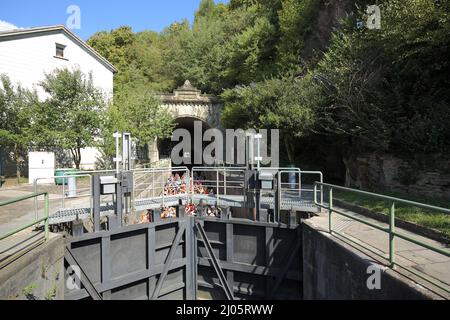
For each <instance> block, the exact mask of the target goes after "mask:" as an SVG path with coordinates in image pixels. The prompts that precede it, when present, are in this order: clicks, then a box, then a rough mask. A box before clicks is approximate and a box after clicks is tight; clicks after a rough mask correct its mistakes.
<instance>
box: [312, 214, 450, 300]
mask: <svg viewBox="0 0 450 320" xmlns="http://www.w3.org/2000/svg"><path fill="white" fill-rule="evenodd" d="M335 209H337V210H339V211H342V212H344V213H346V214H349V215H351V216H355V217H358V218H362V219H364V220H367V221H369V222H371V223H373V224H375V225H379V226H382V227H384V228H386V227H388V225H387V224H386V223H383V222H379V221H377V220H374V219H371V218H368V217H365V216H362V215H360V214H357V213H354V212H351V211H348V210H345V209H342V208H338V207H335ZM311 220H312V221H311V222H313V223H314V225H315V226H316V227H317V228H318V229H321V230H323V231H325V232H328V231H329V226H328V222H329V218H328V211H326V210H324V211H323V213H321V214H320V215H319V216H318V217H314V218H312V219H311ZM332 230H333V232H336V233H335V234H334V235H335V236H336V237H337V238H339V239H341V240H343V241H345V242H347V243H348V244H353V245H354V246H355V247H356V248H358V249H360V250H362V251H364V252H365V253H366V254H368V255H369V256H371V257H373V258H376V255H375V254H373V253H371V252H369V251H368V249H370V250H372V251H375V252H376V253H377V254H378V255H381V256H382V257H385V259H383V258H376V260H378V261H379V262H381V263H382V264H384V265H388V257H389V234H388V233H386V232H383V231H381V230H378V229H376V228H373V227H370V226H367V225H365V224H362V223H360V222H357V221H355V220H353V219H350V218H347V217H344V216H342V215H339V214H337V213H332ZM396 232H398V233H401V234H404V235H406V236H409V237H412V238H415V239H417V240H420V241H422V242H425V243H427V244H429V245H432V246H434V247H438V248H441V249H447V250H449V249H448V248H447V247H446V246H445V245H444V244H442V243H439V242H437V241H434V240H431V239H428V238H425V237H423V236H419V235H416V234H414V233H412V232H409V231H407V230H404V229H401V228H398V227H397V228H396ZM345 238H347V239H345ZM348 239H350V240H353V242H352V241H350V240H348ZM449 252H450V250H449ZM395 262H396V263H398V264H399V265H400V266H402V267H406V268H410V269H411V270H412V271H414V272H417V273H419V274H421V275H423V276H425V277H426V278H429V279H430V280H432V281H434V282H436V283H437V284H438V286H436V285H434V284H431V283H430V282H429V281H426V280H423V279H421V278H420V277H419V276H417V275H414V274H413V273H412V272H410V271H407V270H405V269H404V268H402V267H400V266H396V267H395V269H396V270H397V271H398V272H399V273H402V274H403V275H406V276H408V277H411V278H413V279H414V280H415V281H417V283H419V284H421V285H423V286H424V287H427V288H430V285H431V288H433V289H436V290H438V292H439V293H440V294H443V295H444V296H446V297H447V298H450V293H449V292H445V290H442V289H441V288H439V286H441V287H444V288H446V289H447V290H450V257H446V256H445V255H443V254H440V253H436V252H434V251H431V250H429V249H426V248H424V247H421V246H419V245H416V244H414V243H411V242H409V241H406V240H403V239H400V238H396V239H395Z"/></svg>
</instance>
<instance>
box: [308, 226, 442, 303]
mask: <svg viewBox="0 0 450 320" xmlns="http://www.w3.org/2000/svg"><path fill="white" fill-rule="evenodd" d="M369 266H372V267H373V266H375V267H376V268H380V269H379V270H380V282H379V285H380V286H379V289H377V288H373V289H372V290H371V289H369V287H368V286H367V280H368V278H369V276H370V275H372V274H374V272H373V271H372V272H371V273H368V267H369ZM303 275H304V276H303V279H304V282H303V294H304V299H308V300H310V299H314V300H316V299H321V300H323V299H340V300H343V299H345V300H348V299H369V300H378V299H383V300H393V299H394V300H397V299H407V300H417V299H435V298H437V296H434V295H433V294H432V293H431V292H430V291H428V290H426V289H425V288H423V287H421V286H419V285H417V284H416V283H414V282H412V281H410V280H408V279H406V278H404V277H402V276H400V275H399V274H398V273H396V272H395V271H393V270H391V269H389V268H386V267H383V266H381V265H379V264H377V263H376V262H374V261H373V260H371V259H370V258H369V257H367V256H365V255H364V254H362V253H361V252H360V251H357V250H355V249H353V248H352V247H350V246H348V245H346V244H344V243H343V242H341V241H340V240H338V239H337V238H335V237H332V236H330V235H329V234H328V233H326V232H323V231H320V230H318V229H316V228H315V227H314V226H313V225H311V224H310V223H309V222H307V221H306V222H305V223H304V224H303ZM374 283H375V282H372V281H371V284H374Z"/></svg>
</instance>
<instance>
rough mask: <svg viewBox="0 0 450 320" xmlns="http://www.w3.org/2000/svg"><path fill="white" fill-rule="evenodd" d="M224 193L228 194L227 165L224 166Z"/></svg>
mask: <svg viewBox="0 0 450 320" xmlns="http://www.w3.org/2000/svg"><path fill="white" fill-rule="evenodd" d="M223 194H224V195H227V172H226V170H225V166H224V167H223Z"/></svg>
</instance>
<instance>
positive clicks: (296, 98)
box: [221, 74, 322, 163]
mask: <svg viewBox="0 0 450 320" xmlns="http://www.w3.org/2000/svg"><path fill="white" fill-rule="evenodd" d="M317 92H318V89H317V85H316V84H314V82H313V81H312V78H311V76H308V77H305V78H301V79H296V78H295V77H294V75H292V74H287V75H284V76H283V77H280V78H272V79H268V80H266V81H263V82H259V83H255V84H252V85H249V86H240V87H237V88H234V89H229V90H225V91H224V93H223V94H222V96H221V97H222V99H223V100H224V103H225V109H224V111H223V114H222V121H223V123H224V125H225V126H227V127H230V128H242V129H247V128H255V129H280V133H281V138H282V140H283V142H284V147H285V150H286V153H287V155H288V159H289V162H290V163H295V155H294V150H293V142H294V141H295V140H296V139H299V138H302V137H305V136H307V135H308V134H310V133H311V132H312V129H313V126H314V123H315V113H314V106H315V105H316V104H321V103H322V102H321V101H320V100H321V99H322V96H320V95H317Z"/></svg>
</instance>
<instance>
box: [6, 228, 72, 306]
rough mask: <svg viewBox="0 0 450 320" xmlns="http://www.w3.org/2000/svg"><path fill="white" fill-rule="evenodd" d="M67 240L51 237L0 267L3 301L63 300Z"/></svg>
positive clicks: (56, 235)
mask: <svg viewBox="0 0 450 320" xmlns="http://www.w3.org/2000/svg"><path fill="white" fill-rule="evenodd" d="M63 299H64V239H63V237H62V236H61V235H60V234H54V233H51V234H50V239H49V240H48V241H47V242H46V243H44V244H42V245H40V246H38V247H36V248H34V249H33V250H31V251H30V252H27V253H26V254H25V255H23V256H22V257H20V258H18V259H17V260H15V261H13V262H11V263H10V264H9V265H7V266H6V267H4V268H3V269H0V300H63Z"/></svg>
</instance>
